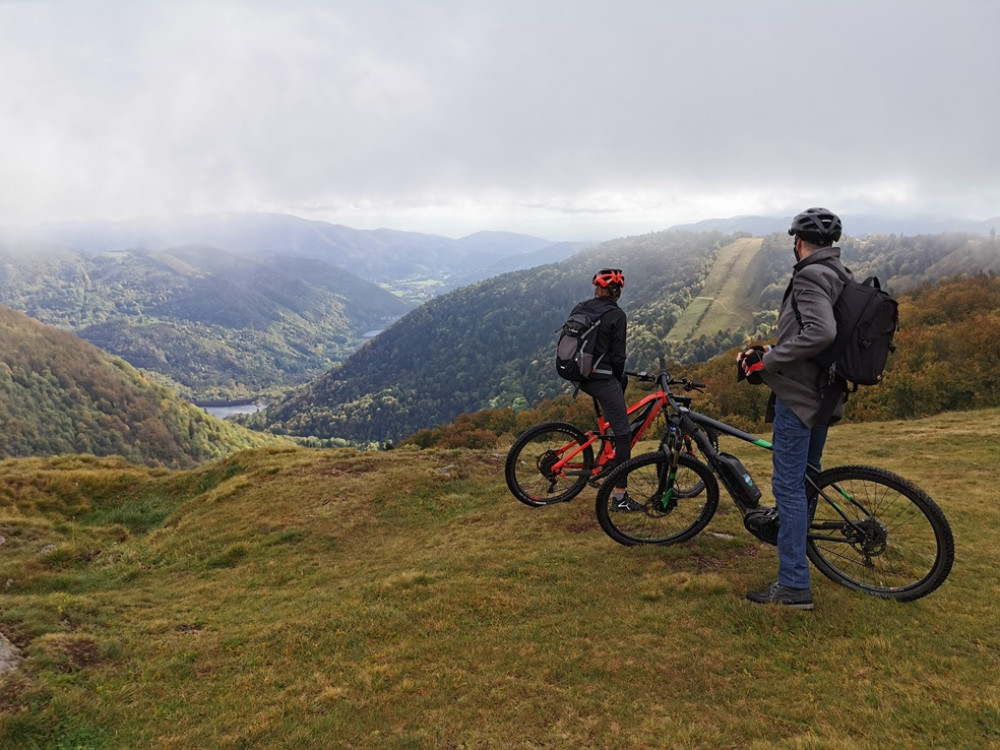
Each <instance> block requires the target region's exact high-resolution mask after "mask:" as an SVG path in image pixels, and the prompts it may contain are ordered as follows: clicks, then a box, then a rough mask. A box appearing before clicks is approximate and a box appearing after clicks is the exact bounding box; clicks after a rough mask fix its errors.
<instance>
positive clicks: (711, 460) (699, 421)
mask: <svg viewBox="0 0 1000 750" xmlns="http://www.w3.org/2000/svg"><path fill="white" fill-rule="evenodd" d="M658 381H661V382H660V385H661V387H662V392H663V393H664V394H665V396H666V399H667V402H668V404H669V405H670V408H671V410H672V411H673V414H671V415H669V416H668V417H667V421H668V425H669V426H668V429H667V433H666V435H665V436H664V440H663V442H662V443H661V444H660V449H661V450H664V451H665V452H667V453H668V455H670V461H669V464H668V465H669V466H670V471H669V472H668V475H667V476H664V477H661V478H660V485H661V486H660V492H661V497H662V499H661V501H660V502H661V503H662V504H663V506H664V507H666V506H667V503H669V502H670V497H671V492H672V489H673V487H672V482H673V479H674V477H675V476H676V472H677V464H678V460H679V453H680V449H681V446H680V442H679V441H678V433H680V434H682V435H683V436H684V439H685V441H689V440H694V442H695V444H696V445H697V446H698V450H699V451H701V454H702V455H703V456H704V457H705V460H706V463H707V464H708V466H709V467H710V468H711V469H712V471H713V472H714V473H715V474H716V475H717V476H718V477H719V478H720V479H722V486H723V487H725V489H726V492H728V493H729V496H730V497H731V498H732V499H733V502H734V503H736V505H737V507H739V509H740V511H741V512H742V513H743V515H744V516H745V515H746V513H747V511H748V510H752V508H748V507H744V504H743V503H741V502H740V500H739V499H738V496H737V495H738V493H736V492H734V490H733V489H732V488H730V487H729V483H728V481H727V479H726V475H725V473H724V472H723V471H722V470H721V469H720V463H721V461H720V458H719V453H720V451H719V450H718V449H717V448H716V447H715V445H714V444H713V442H712V440H711V439H710V438H709V436H708V434H707V433H706V431H705V429H703V428H705V427H708V428H711V429H712V430H714V431H715V432H716V433H718V434H721V435H728V436H729V437H733V438H736V439H738V440H741V441H743V442H745V443H750V444H751V445H755V446H757V447H759V448H764V449H765V450H773V449H774V446H773V445H772V443H771V442H770V441H768V440H764V439H763V438H760V437H757V436H756V435H752V434H751V433H749V432H744V431H743V430H740V429H738V428H736V427H733V426H732V425H728V424H726V423H725V422H720V421H719V420H717V419H713V418H712V417H709V416H706V415H704V414H699V413H698V412H696V411H693V410H692V409H690V408H689V407H688V406H687V404H688V403H690V401H691V399H690V397H685V396H675V395H674V394H673V393H671V391H670V387H669V386H670V384H671V383H670V381H669V378H667V377H665V376H664V375H660V376H659V377H658ZM662 381H666V382H662ZM682 383H683V384H684V385H685V387H688V386H690V387H697V386H698V384H696V383H692V384H688V383H687V382H686V381H682ZM685 402H686V403H685ZM687 452H690V450H688V451H687ZM818 473H819V468H818V467H816V466H813V465H812V464H809V465H808V467H807V472H806V482H807V483H808V484H809V485H810V486H811V487H812V489H813V490H814V492H815V495H816V498H817V502H818V498H819V497H822V498H823V499H824V500H825V501H826V502H827V503H829V504H830V506H832V507H833V508H834V509H835V510H836V511H837V513H838V515H840V517H841V518H842V519H843V522H844V523H846V524H848V525H849V526H850V527H851V528H852V529H854V530H856V531H857V530H859V529H858V527H857V524H855V523H854V522H853V521H852V520H851V519H850V518H849V517H848V515H847V513H846V512H845V511H844V509H843V508H841V507H840V505H839V504H838V503H837V501H836V500H835V499H834V498H832V497H831V496H830V495H828V494H827V493H826V492H823V490H821V489H820V488H819V487H818V486H817V484H816V483H815V482H814V481H813V476H814V475H816V474H818ZM832 486H833V488H834V489H836V490H837V492H838V493H840V495H841V497H843V499H844V500H846V501H847V502H849V503H851V504H852V505H854V506H855V507H857V508H860V509H861V510H865V508H864V506H863V505H861V504H860V503H858V502H857V501H856V500H855V499H854V498H853V497H851V495H850V494H849V493H848V492H846V491H845V490H843V489H842V488H840V487H838V486H837V485H836V484H834V485H832ZM810 507H811V510H813V511H814V508H813V507H812V503H810ZM810 515H813V514H812V513H811V514H810ZM824 527H825V528H829V530H831V531H834V530H836V531H837V532H839V534H840V535H839V536H825V535H822V534H817V533H814V529H813V528H812V527H810V532H809V538H810V539H816V540H819V539H825V540H827V541H838V542H843V541H845V538H844V536H843V529H844V526H843V524H842V523H826V524H824Z"/></svg>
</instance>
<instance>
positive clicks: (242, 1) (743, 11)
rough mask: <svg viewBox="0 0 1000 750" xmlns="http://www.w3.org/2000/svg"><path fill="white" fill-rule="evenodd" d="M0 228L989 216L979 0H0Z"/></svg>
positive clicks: (991, 117) (989, 101) (988, 31)
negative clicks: (90, 223)
mask: <svg viewBox="0 0 1000 750" xmlns="http://www.w3.org/2000/svg"><path fill="white" fill-rule="evenodd" d="M0 70H2V71H3V73H2V75H0V224H5V225H15V226H16V225H27V224H33V223H36V222H43V221H62V220H72V219H89V218H101V219H125V218H131V217H135V216H145V215H162V214H164V213H170V212H174V213H214V212H229V211H247V210H253V211H276V212H282V213H290V214H295V215H297V216H302V217H304V218H312V219H322V220H324V221H331V222H334V223H340V224H346V225H348V226H353V227H356V228H359V229H372V228H377V227H391V228H394V229H403V230H412V231H422V232H433V233H438V234H444V235H447V236H451V237H458V236H462V235H465V234H469V233H471V232H474V231H477V230H481V229H490V230H507V231H516V232H526V233H529V234H535V235H538V236H542V237H546V238H549V239H587V240H591V239H606V238H610V237H618V236H623V235H628V234H639V233H643V232H648V231H655V230H658V229H663V228H666V227H668V226H670V225H673V224H677V223H682V222H688V221H696V220H699V219H703V218H710V217H725V216H733V215H741V214H756V213H768V214H772V213H773V214H788V215H790V214H792V213H795V212H796V211H797V210H799V209H801V208H804V207H806V206H809V205H816V204H819V205H827V206H829V207H830V208H832V209H834V210H837V211H840V212H841V213H850V212H856V213H858V212H862V211H868V210H882V211H894V212H900V213H903V214H920V213H929V214H933V215H950V216H963V217H974V218H981V219H985V218H988V217H992V216H997V215H1000V84H998V80H1000V2H997V0H828V1H827V2H813V1H812V0H702V1H701V2H696V1H695V0H280V2H278V1H277V0H195V1H192V2H188V1H186V0H161V1H159V2H153V1H147V0H121V1H119V2H114V1H112V0H0Z"/></svg>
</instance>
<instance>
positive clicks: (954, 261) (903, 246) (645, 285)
mask: <svg viewBox="0 0 1000 750" xmlns="http://www.w3.org/2000/svg"><path fill="white" fill-rule="evenodd" d="M747 239H748V235H746V234H743V233H737V234H730V235H726V234H722V233H719V232H699V233H688V232H683V231H680V230H671V231H666V232H660V233H655V234H651V235H643V236H639V237H631V238H625V239H621V240H615V241H611V242H608V243H604V244H602V245H599V246H597V247H595V248H591V249H588V250H585V251H582V252H580V253H578V254H577V255H575V256H573V257H572V258H571V259H569V260H567V261H563V262H561V263H556V264H550V265H546V266H541V267H539V268H535V269H531V270H527V271H518V272H514V273H509V274H505V275H502V276H498V277H495V278H492V279H489V280H486V281H483V282H480V283H479V284H475V285H472V286H469V287H465V288H463V289H459V290H456V291H454V292H451V293H448V294H445V295H441V296H440V297H437V298H435V299H434V300H431V301H430V302H428V303H427V304H425V305H423V306H421V307H420V308H419V309H417V310H415V311H413V312H411V313H409V314H407V315H406V316H404V317H403V318H402V319H400V320H399V321H397V322H396V323H395V324H393V326H391V327H390V328H389V329H387V330H386V331H385V332H383V333H382V334H380V335H379V336H378V337H376V338H375V339H373V340H372V341H369V342H368V343H366V344H365V345H364V346H363V347H362V348H361V349H359V350H358V351H357V352H356V353H355V354H353V355H351V357H349V358H348V359H347V360H346V361H345V362H344V363H343V364H342V365H340V366H338V367H335V368H333V369H332V370H331V371H330V372H328V373H326V374H325V375H323V376H322V377H320V378H318V379H317V380H315V381H313V382H311V383H309V384H308V385H306V386H304V387H302V388H300V389H298V390H296V391H295V392H293V393H291V394H290V395H289V396H287V397H286V398H285V399H283V400H279V401H278V402H277V403H275V404H273V405H271V406H270V407H269V408H268V409H267V410H266V411H264V412H262V413H259V414H257V415H254V416H253V417H252V418H250V422H249V423H250V424H252V425H253V426H255V427H260V428H267V429H271V430H273V431H276V432H279V433H286V434H289V435H299V436H315V437H329V436H338V437H342V438H343V437H347V438H350V439H353V440H360V441H373V440H374V441H381V440H386V439H392V440H395V439H399V438H400V437H403V436H406V435H408V434H411V433H412V432H414V431H416V430H420V429H424V428H429V427H435V426H437V425H439V424H444V423H448V422H450V421H451V420H453V419H454V418H455V417H457V416H458V415H460V414H463V413H468V412H473V411H476V410H478V409H483V408H488V407H490V408H497V407H512V408H513V409H515V410H517V409H521V408H524V407H526V406H530V405H534V404H536V403H538V402H539V401H541V400H543V399H547V398H552V397H554V396H556V395H558V394H560V393H566V392H569V387H568V384H567V383H565V381H561V380H560V379H559V378H558V377H557V376H556V374H555V371H554V364H553V363H554V359H553V357H554V354H553V347H554V341H555V331H556V330H557V329H558V328H559V327H560V326H561V324H562V323H563V321H564V320H565V317H566V315H567V314H568V311H569V310H570V308H571V307H572V305H573V303H574V302H577V301H579V300H581V299H585V298H587V297H589V296H591V295H592V294H593V292H592V287H591V286H590V276H591V274H592V273H593V270H594V269H595V268H599V267H601V266H605V265H611V266H616V267H621V268H624V269H626V287H625V291H624V294H623V296H622V300H621V302H620V304H621V305H622V307H623V309H625V311H626V312H627V314H628V316H629V343H628V350H629V367H631V368H632V369H649V368H652V367H654V366H655V364H656V362H657V361H658V359H659V358H660V357H665V358H667V359H668V360H672V361H675V362H678V361H679V362H703V361H706V360H708V359H710V358H711V357H713V356H715V355H718V354H720V353H722V352H724V351H726V350H728V349H730V348H732V347H735V346H738V345H740V346H742V345H746V344H750V343H755V342H764V341H767V340H768V339H769V338H770V337H772V336H773V329H774V324H775V322H776V319H777V310H778V308H779V306H780V304H781V299H782V294H783V292H784V289H785V286H786V284H787V281H788V276H789V273H790V270H791V266H792V263H793V262H794V261H793V260H792V258H791V248H790V245H789V241H788V237H787V235H784V234H783V233H780V234H774V235H768V236H766V237H763V238H758V240H757V241H754V242H747V241H746V240H747ZM841 246H842V251H843V258H844V260H845V262H846V264H847V265H848V266H849V267H850V268H851V269H852V270H853V271H854V273H855V275H856V276H857V277H858V278H860V279H864V278H866V277H867V276H871V275H874V276H877V277H878V278H879V279H880V281H881V283H882V284H883V286H884V287H885V288H887V289H889V290H890V291H891V292H893V293H894V294H895V293H899V292H902V291H905V290H908V289H913V288H916V287H918V286H919V285H921V284H923V283H927V282H933V281H936V280H939V279H942V278H945V277H947V276H953V275H956V274H980V273H984V272H988V273H994V274H997V273H1000V252H998V248H997V246H996V241H995V239H994V238H990V239H986V238H984V237H981V236H978V235H970V234H960V233H951V234H941V235H920V236H917V237H899V236H895V235H890V236H887V237H885V236H878V237H868V238H865V239H864V240H853V239H850V238H845V239H844V241H842V243H841ZM723 261H725V263H728V264H731V265H730V266H729V267H731V268H739V271H738V274H739V275H738V277H737V278H736V279H735V282H734V283H732V282H733V279H732V278H728V277H726V275H725V274H716V273H713V271H714V270H715V269H716V268H717V267H718V266H720V265H721V264H722V263H723ZM730 275H732V274H730ZM681 321H684V322H685V326H686V328H687V330H688V331H689V332H688V333H686V334H685V335H684V336H683V337H681V338H680V339H679V340H671V333H672V331H673V330H674V328H675V326H678V325H679V324H680V322H681ZM904 324H905V321H904Z"/></svg>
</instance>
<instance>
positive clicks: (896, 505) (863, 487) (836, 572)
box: [806, 466, 955, 601]
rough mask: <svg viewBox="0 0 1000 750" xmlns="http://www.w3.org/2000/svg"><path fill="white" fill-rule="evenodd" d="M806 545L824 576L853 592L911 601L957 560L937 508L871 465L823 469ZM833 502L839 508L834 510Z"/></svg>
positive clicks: (897, 478)
mask: <svg viewBox="0 0 1000 750" xmlns="http://www.w3.org/2000/svg"><path fill="white" fill-rule="evenodd" d="M816 484H817V486H818V487H819V489H820V490H821V492H822V493H823V496H824V497H826V498H829V500H830V501H831V502H827V501H826V500H824V497H820V498H819V507H818V508H817V511H816V516H815V518H814V519H813V522H812V524H811V525H810V527H809V541H808V543H807V546H806V551H807V553H808V555H809V559H810V560H812V562H813V564H814V565H815V566H816V567H817V569H819V571H820V572H821V573H823V575H825V576H826V577H827V578H829V579H830V580H832V581H836V582H837V583H839V584H841V585H843V586H846V587H847V588H849V589H854V590H855V591H862V592H864V593H866V594H871V595H872V596H877V597H881V598H884V599H899V600H901V601H911V600H913V599H919V598H920V597H922V596H926V595H927V594H929V593H931V592H932V591H934V589H936V588H937V587H938V586H940V585H941V584H942V583H943V582H944V579H945V578H947V577H948V573H949V572H950V571H951V566H952V563H953V562H954V560H955V540H954V538H953V537H952V533H951V526H949V524H948V520H947V519H946V518H945V515H944V513H943V512H942V511H941V508H939V507H938V505H937V503H935V502H934V501H933V500H931V498H930V497H928V496H927V494H926V493H924V492H923V491H922V490H920V489H918V488H917V487H915V486H914V485H913V484H911V483H910V482H908V481H906V480H905V479H903V478H902V477H900V476H897V475H896V474H893V473H892V472H889V471H885V470H884V469H876V468H873V467H870V466H839V467H837V468H834V469H829V470H827V471H824V472H822V473H821V474H819V475H818V476H817V477H816ZM838 509H839V511H840V512H838Z"/></svg>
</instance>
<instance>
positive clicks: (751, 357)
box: [739, 349, 764, 378]
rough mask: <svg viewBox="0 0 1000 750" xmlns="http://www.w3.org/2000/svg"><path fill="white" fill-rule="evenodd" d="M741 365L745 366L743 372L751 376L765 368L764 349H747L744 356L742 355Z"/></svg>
mask: <svg viewBox="0 0 1000 750" xmlns="http://www.w3.org/2000/svg"><path fill="white" fill-rule="evenodd" d="M739 362H740V367H742V368H743V372H744V373H745V374H746V376H747V377H748V378H749V377H750V376H751V375H754V374H756V373H759V372H760V371H761V370H763V369H764V350H763V349H747V350H746V351H745V352H743V356H742V357H740V360H739Z"/></svg>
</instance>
